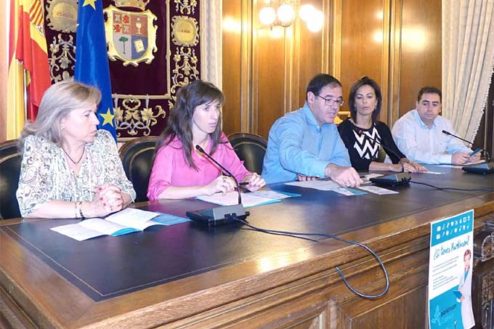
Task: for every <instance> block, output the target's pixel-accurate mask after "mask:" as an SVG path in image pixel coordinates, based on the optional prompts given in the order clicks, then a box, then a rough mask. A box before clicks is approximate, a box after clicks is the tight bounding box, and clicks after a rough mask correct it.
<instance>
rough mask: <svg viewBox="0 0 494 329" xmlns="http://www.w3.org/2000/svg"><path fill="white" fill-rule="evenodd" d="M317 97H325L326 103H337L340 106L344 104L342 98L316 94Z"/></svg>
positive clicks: (327, 104)
mask: <svg viewBox="0 0 494 329" xmlns="http://www.w3.org/2000/svg"><path fill="white" fill-rule="evenodd" d="M316 96H317V97H319V98H321V99H324V105H326V106H330V105H331V104H336V106H338V107H340V106H342V105H343V103H344V101H343V100H342V99H341V98H336V99H333V98H324V97H322V96H319V95H316Z"/></svg>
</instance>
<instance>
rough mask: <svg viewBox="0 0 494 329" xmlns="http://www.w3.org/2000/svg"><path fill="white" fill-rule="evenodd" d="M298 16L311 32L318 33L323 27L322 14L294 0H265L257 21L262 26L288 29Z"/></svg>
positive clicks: (310, 6) (312, 7)
mask: <svg viewBox="0 0 494 329" xmlns="http://www.w3.org/2000/svg"><path fill="white" fill-rule="evenodd" d="M296 9H298V15H299V17H300V19H301V20H302V21H304V22H305V24H306V25H307V29H308V30H309V31H311V32H319V31H321V29H322V28H323V26H324V14H323V13H322V11H320V10H319V9H316V8H315V7H314V6H313V5H310V4H305V5H298V2H297V1H295V0H279V1H278V2H276V1H275V0H265V1H264V6H263V7H262V8H261V10H260V11H259V21H260V22H261V24H262V25H264V26H267V27H270V28H273V27H275V26H282V27H289V26H290V25H292V24H293V22H294V21H295V19H296V18H297V11H296Z"/></svg>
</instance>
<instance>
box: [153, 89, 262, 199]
mask: <svg viewBox="0 0 494 329" xmlns="http://www.w3.org/2000/svg"><path fill="white" fill-rule="evenodd" d="M223 100H224V96H223V93H222V92H221V90H219V89H218V88H216V87H215V86H214V85H213V84H211V83H208V82H204V81H201V80H196V81H193V82H192V83H191V84H189V85H188V86H185V87H182V88H180V90H179V91H178V93H177V101H176V103H175V107H174V108H173V110H172V111H171V113H170V117H169V118H168V124H167V127H166V128H165V130H164V131H163V134H162V135H161V138H160V140H159V142H158V145H157V146H156V155H155V159H154V163H153V169H152V171H151V177H150V178H149V187H148V193H147V196H148V198H149V200H156V199H183V198H191V197H196V196H199V195H211V194H214V193H218V192H221V193H224V192H229V191H232V190H234V189H235V182H234V180H233V179H232V178H230V177H227V176H224V175H223V174H222V171H221V169H220V168H218V166H217V165H215V164H214V163H213V162H212V161H211V160H209V159H208V158H207V157H206V156H204V155H202V154H200V153H199V152H198V151H196V149H195V146H196V145H199V146H200V147H202V148H203V149H204V150H205V151H206V152H207V153H209V154H210V155H211V156H212V157H213V158H214V159H215V160H216V161H217V162H219V163H220V164H221V165H222V166H223V167H225V168H226V169H228V170H229V171H230V172H231V173H232V174H233V175H234V176H235V178H236V179H237V180H238V181H239V182H244V183H246V184H247V185H246V187H247V188H248V189H249V190H251V191H253V190H257V189H259V188H261V187H262V186H264V185H265V182H264V180H263V179H262V178H261V176H259V175H258V174H256V173H251V172H249V171H248V170H247V169H246V168H245V167H244V165H243V163H242V162H241V161H240V159H239V158H238V156H237V155H236V154H235V151H234V150H233V147H232V146H231V145H230V143H229V142H228V139H227V138H226V136H225V134H224V133H223V132H222V131H221V106H222V105H223Z"/></svg>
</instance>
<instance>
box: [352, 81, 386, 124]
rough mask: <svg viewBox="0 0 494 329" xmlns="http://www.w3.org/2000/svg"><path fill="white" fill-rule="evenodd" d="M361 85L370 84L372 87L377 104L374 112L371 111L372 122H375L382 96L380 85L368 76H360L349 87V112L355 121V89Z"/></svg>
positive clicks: (379, 110)
mask: <svg viewBox="0 0 494 329" xmlns="http://www.w3.org/2000/svg"><path fill="white" fill-rule="evenodd" d="M363 86H370V87H371V88H372V89H374V94H376V99H377V105H376V109H375V110H374V112H372V122H373V123H374V122H376V120H377V117H378V116H379V113H380V112H381V106H382V103H383V97H382V94H381V87H379V85H378V84H377V82H376V81H374V80H372V79H371V78H369V77H366V76H364V77H362V78H360V79H359V80H357V81H355V83H354V84H353V85H352V88H351V89H350V94H349V95H348V106H349V107H350V114H351V116H352V119H353V121H355V122H356V121H357V107H356V106H355V96H356V95H357V90H359V88H360V87H363Z"/></svg>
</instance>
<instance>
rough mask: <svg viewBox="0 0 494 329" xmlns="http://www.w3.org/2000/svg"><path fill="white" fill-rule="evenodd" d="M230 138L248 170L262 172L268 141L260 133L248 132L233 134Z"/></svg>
mask: <svg viewBox="0 0 494 329" xmlns="http://www.w3.org/2000/svg"><path fill="white" fill-rule="evenodd" d="M228 140H229V141H230V143H231V144H232V146H233V149H234V150H235V153H237V155H238V157H239V158H240V160H242V161H244V165H245V167H246V168H247V170H249V171H252V172H256V173H258V174H261V172H262V165H263V163H264V154H266V148H267V145H268V143H267V141H266V140H265V139H264V138H263V137H261V136H259V135H255V134H248V133H234V134H231V135H230V136H228Z"/></svg>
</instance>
